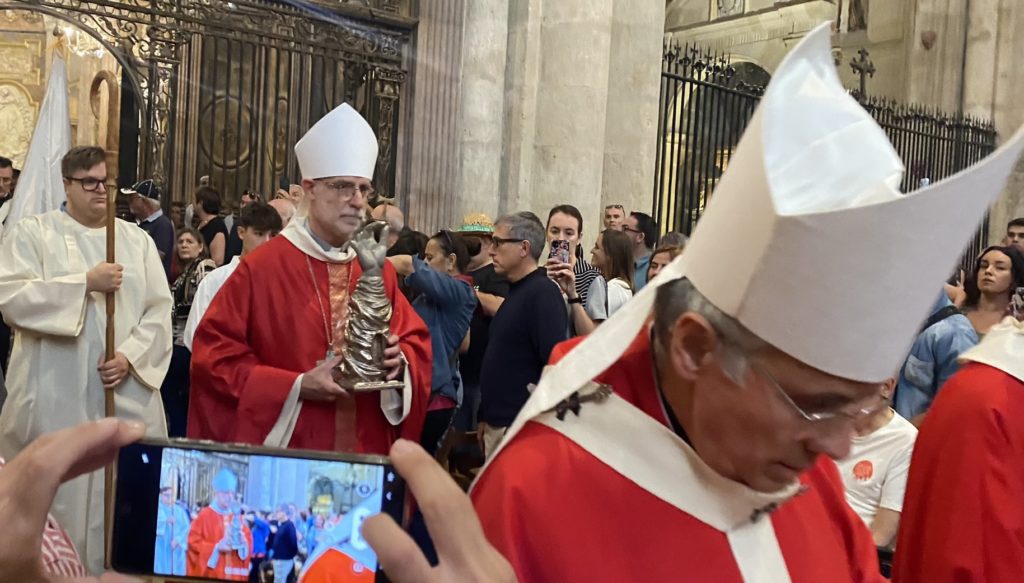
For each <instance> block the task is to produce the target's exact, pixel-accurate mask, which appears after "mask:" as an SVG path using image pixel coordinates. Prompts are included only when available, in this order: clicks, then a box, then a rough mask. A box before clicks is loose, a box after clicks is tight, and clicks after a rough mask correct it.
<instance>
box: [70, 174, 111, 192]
mask: <svg viewBox="0 0 1024 583" xmlns="http://www.w3.org/2000/svg"><path fill="white" fill-rule="evenodd" d="M64 179H65V180H69V181H71V182H77V183H79V184H81V185H82V190H88V191H90V192H99V191H100V190H101V189H102V190H106V182H107V179H106V178H100V179H97V178H93V177H92V176H86V177H85V178H75V177H73V176H65V177H64Z"/></svg>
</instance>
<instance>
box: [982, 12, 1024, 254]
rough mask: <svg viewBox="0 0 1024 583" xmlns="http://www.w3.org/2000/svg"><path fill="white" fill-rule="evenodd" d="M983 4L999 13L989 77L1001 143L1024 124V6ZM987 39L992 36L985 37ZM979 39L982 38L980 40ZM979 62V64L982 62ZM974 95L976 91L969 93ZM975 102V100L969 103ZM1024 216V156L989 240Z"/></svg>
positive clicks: (999, 236)
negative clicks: (1022, 65)
mask: <svg viewBox="0 0 1024 583" xmlns="http://www.w3.org/2000/svg"><path fill="white" fill-rule="evenodd" d="M972 2H978V3H980V5H981V6H983V7H984V6H990V10H989V12H988V15H989V16H990V17H991V15H992V13H993V12H994V13H995V14H996V18H997V20H996V21H994V22H993V21H991V20H988V21H986V22H990V23H991V24H993V25H994V26H992V28H991V29H990V30H991V35H992V37H993V38H994V43H995V54H994V56H993V57H992V61H993V63H994V65H995V66H994V68H993V69H994V70H993V73H992V74H991V75H990V77H989V78H988V85H989V86H991V87H993V89H992V90H991V91H992V118H993V120H994V121H995V125H996V131H997V132H999V140H1000V142H1002V141H1004V140H1006V139H1007V138H1009V137H1010V136H1011V135H1012V134H1013V132H1015V131H1017V129H1018V128H1020V127H1021V126H1022V125H1024V101H1022V100H1021V98H1020V96H1021V95H1024V76H1022V75H1021V69H1020V55H1021V54H1024V36H1022V35H1021V34H1020V31H1021V30H1024V5H1022V4H1021V2H1019V1H1018V0H972ZM984 40H985V41H988V40H989V39H987V38H985V39H984ZM979 42H980V39H979ZM979 65H980V64H979ZM970 95H971V96H972V98H973V96H975V95H977V94H976V93H973V90H972V93H970ZM970 104H971V105H973V102H970ZM1016 217H1024V159H1022V160H1020V161H1019V162H1018V163H1017V167H1016V169H1015V170H1014V172H1013V174H1011V175H1010V180H1009V182H1008V183H1007V186H1006V190H1004V191H1003V196H1002V197H1001V198H1000V199H999V202H997V203H996V204H995V206H993V208H992V214H991V217H990V227H989V240H990V241H991V242H992V243H998V242H1000V241H1002V238H1003V236H1004V235H1006V223H1007V222H1008V221H1009V220H1010V219H1013V218H1016Z"/></svg>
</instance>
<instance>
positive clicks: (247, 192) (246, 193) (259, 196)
mask: <svg viewBox="0 0 1024 583" xmlns="http://www.w3.org/2000/svg"><path fill="white" fill-rule="evenodd" d="M242 196H248V197H249V198H251V199H253V200H255V201H261V200H263V195H262V194H260V193H258V192H255V191H252V190H243V191H242Z"/></svg>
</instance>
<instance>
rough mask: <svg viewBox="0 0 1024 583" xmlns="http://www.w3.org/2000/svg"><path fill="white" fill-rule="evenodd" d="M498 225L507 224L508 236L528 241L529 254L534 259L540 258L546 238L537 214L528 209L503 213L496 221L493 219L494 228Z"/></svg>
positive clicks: (542, 224)
mask: <svg viewBox="0 0 1024 583" xmlns="http://www.w3.org/2000/svg"><path fill="white" fill-rule="evenodd" d="M500 225H507V226H508V233H509V235H508V236H509V238H510V239H520V240H523V241H529V242H530V255H531V256H532V257H533V260H534V261H539V260H540V254H541V253H542V252H543V251H544V243H545V242H546V238H545V235H544V223H542V222H540V219H539V218H538V217H537V215H535V214H533V213H531V212H529V211H523V212H519V213H512V214H508V215H503V216H501V217H499V218H498V220H497V221H494V226H495V228H497V227H498V226H500Z"/></svg>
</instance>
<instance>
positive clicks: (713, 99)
mask: <svg viewBox="0 0 1024 583" xmlns="http://www.w3.org/2000/svg"><path fill="white" fill-rule="evenodd" d="M745 67H748V64H745V63H737V64H730V63H729V60H728V58H726V57H724V56H722V55H717V54H714V53H709V52H706V51H702V50H700V49H698V48H697V47H693V46H679V45H671V46H667V47H666V49H665V51H664V53H663V58H662V73H661V108H660V114H659V125H658V152H657V167H656V170H655V185H654V213H653V214H654V217H655V218H656V219H657V220H658V223H659V224H660V225H662V229H663V230H665V231H671V230H676V231H680V232H683V233H686V234H687V235H689V234H690V233H691V232H692V231H693V228H694V226H695V225H696V224H697V220H698V219H699V218H700V215H701V213H703V211H704V206H705V204H706V202H707V200H708V199H709V197H710V196H711V193H712V191H713V189H714V187H715V185H716V184H717V182H718V179H719V177H720V176H721V174H722V172H723V171H724V170H725V168H726V166H728V163H729V158H730V156H731V155H732V151H733V149H734V148H735V147H736V144H737V143H738V142H739V138H740V135H741V134H742V133H743V130H744V128H745V127H746V125H747V123H748V122H749V121H750V117H751V116H752V115H753V112H754V108H755V107H756V106H757V103H758V101H759V100H760V98H761V94H762V93H763V91H764V87H765V85H766V84H767V77H766V76H765V77H763V78H759V77H758V75H757V74H756V71H755V72H752V71H751V70H750V69H745ZM854 95H855V96H856V93H854ZM860 101H861V104H862V105H863V106H864V108H865V109H866V110H867V111H868V112H869V113H870V114H871V116H872V117H874V118H875V120H876V121H877V122H878V123H879V124H880V125H881V126H882V128H883V129H884V130H885V132H886V133H887V134H888V136H889V139H890V141H892V143H893V145H894V146H895V148H896V151H897V152H899V154H900V157H901V158H902V159H903V161H904V164H905V165H906V168H907V172H906V174H905V175H904V178H903V183H902V185H901V188H902V190H903V191H904V192H910V191H912V190H914V189H916V188H919V187H920V186H922V185H924V184H927V183H929V182H934V181H937V180H941V179H942V178H945V177H947V176H950V175H952V174H955V173H956V172H958V171H960V170H962V169H964V168H967V167H968V166H971V165H972V164H975V163H976V162H978V161H980V160H981V159H982V158H984V157H985V156H987V155H988V154H990V153H991V152H992V151H993V150H994V149H995V141H996V131H995V128H994V127H993V125H992V123H991V122H986V121H981V120H977V119H974V118H970V117H964V116H959V115H947V114H943V113H941V112H939V111H937V110H935V109H931V108H924V107H918V106H912V105H903V104H899V103H896V102H894V101H890V100H882V99H873V98H872V99H867V100H860ZM965 195H969V193H965ZM987 233H988V219H986V220H985V224H984V225H982V226H981V228H980V230H979V232H978V234H977V236H976V237H975V238H974V239H973V240H972V242H971V245H970V247H969V248H968V249H967V250H966V251H965V254H964V257H965V258H973V257H974V256H975V255H976V254H977V253H978V252H979V251H980V250H981V249H982V248H983V246H984V245H985V241H986V239H987Z"/></svg>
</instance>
